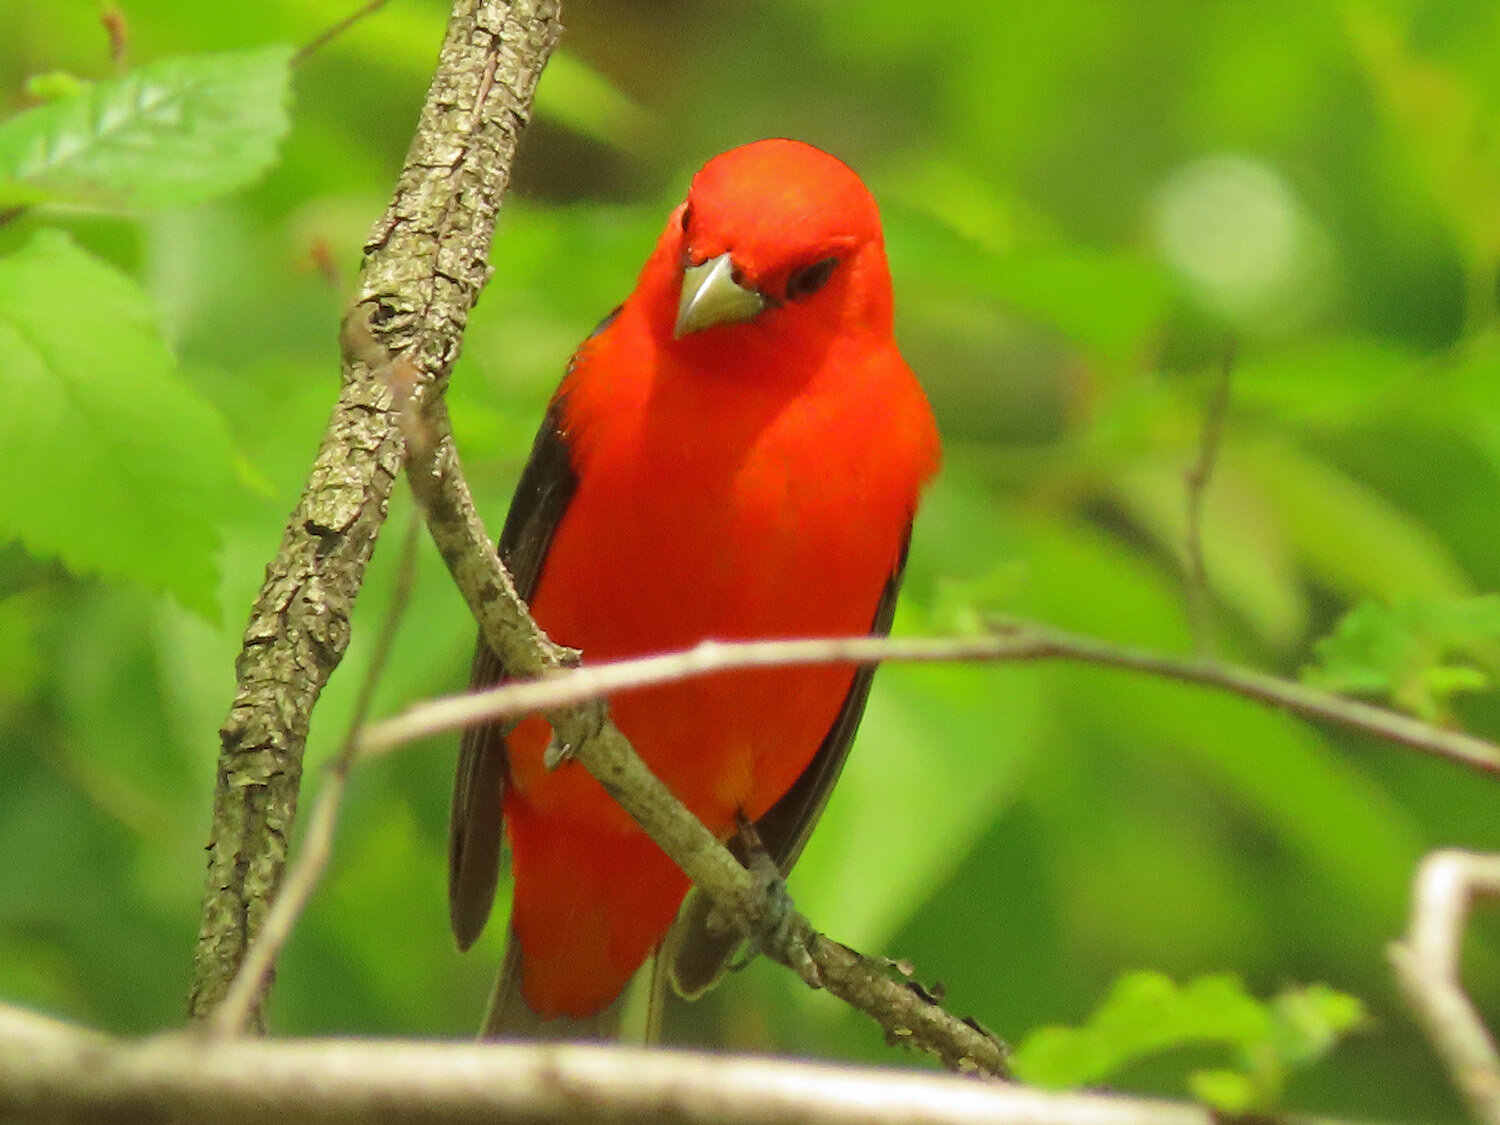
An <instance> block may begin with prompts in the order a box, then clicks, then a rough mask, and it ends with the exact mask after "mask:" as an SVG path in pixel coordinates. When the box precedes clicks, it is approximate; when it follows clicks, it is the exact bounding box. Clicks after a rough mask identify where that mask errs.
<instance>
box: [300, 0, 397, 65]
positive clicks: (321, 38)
mask: <svg viewBox="0 0 1500 1125" xmlns="http://www.w3.org/2000/svg"><path fill="white" fill-rule="evenodd" d="M387 3H389V0H369V3H367V4H365V5H364V6H363V7H361V8H358V9H356V10H355V11H353V12H350V13H349V14H348V15H347V16H345V17H344V18H343V19H341V20H339V21H338V22H337V23H335V24H333V25H332V26H331V27H327V28H324V29H323V30H322V31H320V32H318V34H317V35H315V36H313V37H312V38H311V39H309V40H308V41H307V42H306V43H304V44H303V45H302V46H301V47H299V48H297V53H296V54H295V55H293V56H292V66H294V67H296V66H300V65H301V64H302V63H304V62H306V61H307V56H308V55H311V54H312V53H313V52H314V51H318V50H321V49H322V48H323V47H326V46H327V45H328V44H329V43H330V42H332V41H333V40H334V39H337V38H338V37H339V36H340V35H342V34H344V32H346V31H348V30H349V29H350V28H351V27H353V26H354V25H355V24H357V23H358V22H359V21H360V20H362V19H365V18H366V17H367V16H371V15H374V14H375V13H376V12H378V11H380V9H381V8H384V7H385V6H386V4H387Z"/></svg>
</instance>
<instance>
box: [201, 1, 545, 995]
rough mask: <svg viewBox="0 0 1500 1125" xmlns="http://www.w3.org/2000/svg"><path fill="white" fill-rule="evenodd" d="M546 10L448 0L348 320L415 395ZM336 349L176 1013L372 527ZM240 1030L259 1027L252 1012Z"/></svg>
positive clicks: (242, 863) (513, 136)
mask: <svg viewBox="0 0 1500 1125" xmlns="http://www.w3.org/2000/svg"><path fill="white" fill-rule="evenodd" d="M557 8H558V3H557V0H528V2H525V3H521V2H516V3H508V2H504V0H456V2H455V4H454V7H453V14H452V17H451V19H450V21H449V26H448V31H447V36H446V38H445V40H444V43H443V47H442V53H441V58H440V61H439V65H438V69H437V72H436V74H435V76H434V78H433V82H432V86H431V88H430V89H429V91H428V94H427V100H426V103H425V104H424V106H423V109H422V116H421V121H420V123H419V125H418V128H417V132H416V135H415V137H414V138H413V140H412V144H411V148H410V151H409V152H408V153H407V158H406V163H405V166H404V168H403V170H402V173H401V178H400V181H399V183H398V185H397V188H396V191H395V194H394V196H393V197H392V200H391V204H390V206H389V208H388V209H387V211H386V213H385V216H384V217H383V218H382V219H381V220H380V221H379V222H378V223H377V224H376V226H375V228H374V230H373V231H372V233H371V236H370V238H369V241H368V243H367V245H366V247H365V261H364V266H363V269H362V272H361V276H360V284H359V296H358V299H357V303H356V311H355V312H354V313H352V314H351V318H352V319H355V320H357V321H358V322H359V323H363V324H367V325H368V326H369V330H370V332H371V334H372V335H375V336H378V337H379V341H380V347H379V349H378V351H379V355H380V357H382V358H384V357H389V356H393V355H400V356H401V357H402V359H403V360H404V361H405V362H407V363H408V364H409V365H410V367H411V369H412V370H413V371H414V372H415V373H416V376H417V379H418V386H417V388H416V393H417V395H418V397H419V398H420V397H422V396H424V395H425V392H426V391H427V390H428V389H429V388H431V387H433V386H438V387H440V386H441V385H442V383H443V381H444V380H446V378H447V375H448V372H449V369H450V367H451V365H452V363H453V360H454V359H455V357H456V356H457V355H458V351H459V345H460V341H461V339H462V333H463V329H464V326H465V324H466V323H467V319H468V313H469V309H470V307H471V306H472V305H473V303H474V300H475V298H476V297H477V295H478V293H479V290H480V287H481V286H482V285H483V284H484V281H485V275H486V269H487V265H486V258H487V255H488V251H489V244H490V238H491V236H492V234H493V232H494V222H495V215H496V212H497V210H498V208H499V204H500V198H501V196H502V195H503V194H504V192H505V188H506V185H507V183H508V182H509V175H510V167H511V163H512V161H513V159H514V156H515V150H516V145H517V142H518V139H519V135H520V132H521V129H522V128H523V127H524V125H525V123H526V121H527V120H528V118H529V115H530V107H531V99H532V93H533V91H534V89H535V86H536V81H537V78H538V76H539V75H540V72H541V69H542V67H543V65H544V64H545V62H546V60H547V58H548V56H549V55H550V53H551V50H552V47H553V44H554V43H555V42H556V39H557V35H558V32H559V26H558V21H557ZM348 344H349V337H346V346H345V356H344V370H343V382H342V388H341V390H340V394H339V399H338V404H337V406H336V407H335V409H334V413H333V417H332V418H331V419H330V421H329V424H328V429H327V431H326V433H325V434H324V437H323V442H322V445H321V447H320V448H319V451H318V456H317V459H316V461H315V462H314V464H313V468H312V471H311V473H310V475H309V478H308V483H307V485H306V487H305V489H304V491H303V494H302V497H301V499H300V500H299V502H298V504H297V507H296V509H295V510H294V511H293V513H292V516H291V519H290V520H289V522H288V524H287V528H286V531H285V533H284V534H283V537H282V541H281V545H280V547H279V549H278V550H277V553H276V557H275V559H273V560H272V562H271V564H270V565H269V566H268V567H267V570H266V579H265V583H264V585H263V586H262V587H261V591H260V593H259V595H258V596H257V598H256V601H255V606H254V608H253V609H252V611H251V615H250V623H249V626H248V627H247V628H246V631H245V639H244V645H243V648H242V650H241V653H240V656H239V659H238V660H237V661H236V664H235V675H236V680H237V685H238V686H237V688H236V691H235V697H234V703H233V705H232V707H231V709H230V712H229V717H228V718H227V719H226V720H225V722H224V726H223V727H222V728H221V730H220V740H221V749H220V754H219V768H218V779H217V782H216V785H215V791H214V809H213V825H212V829H211V838H210V842H209V857H208V875H207V882H206V890H205V893H204V901H203V915H202V920H201V922H200V925H199V931H198V948H197V952H196V954H195V956H194V963H193V983H192V990H191V994H190V996H189V1000H188V1008H189V1012H190V1014H191V1015H192V1016H193V1017H195V1018H201V1017H203V1016H205V1015H206V1014H207V1013H209V1012H210V1011H212V1010H213V1009H214V1008H215V1007H216V1006H217V1005H218V1003H219V1002H220V1000H221V999H222V998H223V995H224V992H225V989H227V988H228V986H229V982H230V980H231V979H232V978H233V976H234V974H235V972H236V970H237V968H238V966H239V964H240V961H241V960H242V958H243V957H244V954H245V950H246V947H247V946H248V945H249V943H250V941H251V940H252V939H253V937H254V936H255V935H256V933H258V932H259V930H260V927H261V925H262V924H263V922H264V918H265V912H266V910H267V906H268V904H269V902H270V900H271V898H272V897H273V895H274V893H275V891H276V888H277V886H278V885H279V884H280V881H281V876H282V870H283V866H284V864H285V861H286V845H287V839H288V838H289V836H290V835H291V831H292V823H293V818H294V815H295V812H296V805H297V795H298V788H299V785H300V782H301V776H302V751H303V747H304V745H305V744H306V740H307V730H308V725H309V722H310V720H311V715H312V709H313V706H314V705H315V704H316V703H317V700H318V696H319V695H320V694H321V692H322V689H323V686H324V684H326V683H327V681H328V677H329V676H330V675H331V674H332V672H333V670H334V668H335V667H337V665H338V663H339V661H340V660H341V659H342V658H343V655H344V650H345V648H346V647H347V645H348V642H349V615H350V613H351V611H352V609H353V605H354V599H355V597H356V595H357V594H358V592H359V589H360V586H361V585H362V584H363V581H364V572H365V566H366V564H367V563H368V562H369V559H370V556H371V554H372V552H373V551H374V547H375V540H376V537H377V536H378V534H379V531H380V527H381V524H382V523H383V521H384V519H385V512H386V505H387V502H388V501H389V498H390V491H391V487H392V483H393V481H394V479H395V476H396V474H397V473H398V472H399V471H400V469H401V465H402V460H403V448H402V447H403V443H402V435H401V431H400V426H399V420H398V416H397V412H396V411H395V410H394V409H393V403H392V395H391V390H390V388H389V386H388V385H387V381H386V380H385V379H383V378H382V377H381V372H380V367H381V366H382V364H380V363H374V362H371V357H370V355H369V354H368V352H367V350H366V351H362V350H361V349H360V348H358V347H350V346H348ZM254 1021H255V1022H256V1023H257V1024H258V1023H259V1010H258V1005H257V1006H256V1011H255V1016H254Z"/></svg>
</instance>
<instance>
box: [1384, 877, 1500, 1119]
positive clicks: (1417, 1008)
mask: <svg viewBox="0 0 1500 1125" xmlns="http://www.w3.org/2000/svg"><path fill="white" fill-rule="evenodd" d="M1476 896H1483V897H1485V898H1495V897H1500V856H1496V855H1478V854H1475V853H1473V852H1461V851H1451V850H1450V851H1439V852H1433V853H1432V854H1430V855H1428V856H1427V858H1426V859H1424V860H1423V861H1422V865H1421V867H1419V868H1418V869H1417V878H1416V883H1415V886H1414V888H1413V891H1412V910H1411V924H1410V927H1409V929H1408V931H1407V935H1406V938H1405V939H1404V940H1403V941H1400V942H1397V943H1396V944H1394V945H1392V946H1391V947H1390V950H1389V953H1390V958H1391V964H1392V965H1393V966H1394V968H1395V970H1396V977H1397V979H1398V980H1399V981H1400V983H1401V987H1402V991H1403V992H1404V993H1405V994H1406V999H1407V1002H1408V1003H1409V1004H1410V1005H1411V1007H1412V1010H1413V1011H1414V1012H1415V1013H1416V1015H1417V1018H1418V1020H1419V1021H1420V1022H1421V1024H1422V1027H1423V1029H1424V1030H1425V1031H1426V1033H1427V1037H1428V1039H1430V1040H1431V1041H1432V1044H1433V1046H1434V1047H1435V1048H1436V1049H1437V1052H1438V1055H1439V1057H1440V1058H1441V1059H1442V1060H1443V1063H1444V1065H1446V1066H1447V1068H1448V1073H1449V1075H1450V1076H1451V1077H1452V1079H1453V1083H1454V1085H1455V1086H1457V1087H1458V1090H1459V1092H1460V1093H1461V1094H1462V1095H1463V1098H1464V1101H1465V1102H1466V1103H1467V1104H1468V1107H1469V1110H1470V1112H1471V1113H1473V1115H1474V1117H1475V1119H1476V1120H1478V1121H1481V1122H1484V1125H1500V1052H1497V1051H1496V1048H1495V1040H1494V1037H1493V1036H1492V1035H1491V1034H1490V1032H1489V1029H1488V1028H1486V1027H1485V1026H1484V1021H1483V1020H1482V1019H1480V1017H1479V1013H1478V1012H1477V1011H1475V1009H1474V1005H1473V1004H1472V1003H1471V1002H1470V1000H1469V997H1468V995H1467V994H1466V993H1465V992H1464V988H1463V982H1462V981H1461V980H1460V977H1459V954H1460V950H1461V948H1462V945H1463V936H1464V928H1465V925H1466V923H1467V921H1468V916H1469V907H1470V904H1471V903H1472V901H1473V899H1474V898H1475V897H1476Z"/></svg>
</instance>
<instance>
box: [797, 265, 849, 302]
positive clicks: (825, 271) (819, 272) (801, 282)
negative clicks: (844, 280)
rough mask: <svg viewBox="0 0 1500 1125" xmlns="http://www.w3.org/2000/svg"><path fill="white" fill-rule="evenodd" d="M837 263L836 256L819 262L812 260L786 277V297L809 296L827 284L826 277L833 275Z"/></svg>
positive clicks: (802, 298) (798, 299)
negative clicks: (811, 262)
mask: <svg viewBox="0 0 1500 1125" xmlns="http://www.w3.org/2000/svg"><path fill="white" fill-rule="evenodd" d="M838 264H839V260H838V259H837V258H824V259H823V260H822V261H821V262H814V263H813V264H812V265H810V266H807V267H805V268H803V269H800V270H798V271H797V272H796V273H794V274H792V276H791V277H789V278H787V279H786V299H787V300H788V301H801V300H805V299H806V298H808V297H811V296H812V295H813V294H814V293H816V292H817V291H818V290H819V289H821V288H823V286H825V285H827V284H828V279H829V278H830V277H832V276H833V271H834V269H835V268H836V267H837V266H838Z"/></svg>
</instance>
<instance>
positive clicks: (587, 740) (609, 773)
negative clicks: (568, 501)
mask: <svg viewBox="0 0 1500 1125" xmlns="http://www.w3.org/2000/svg"><path fill="white" fill-rule="evenodd" d="M427 426H428V432H427V433H426V434H424V435H423V437H422V439H421V440H414V441H412V442H410V443H409V445H410V449H411V460H410V462H409V464H408V466H407V475H408V478H409V479H410V481H411V485H412V491H413V493H414V494H415V495H416V496H417V499H418V501H419V502H420V503H421V504H422V506H423V508H424V510H425V511H426V513H427V521H428V527H429V529H430V530H431V532H432V536H433V539H434V540H435V541H436V543H437V544H438V548H439V550H440V552H441V553H442V555H443V559H444V561H445V562H447V564H448V567H449V570H450V571H451V573H452V574H453V579H454V582H455V583H456V584H457V585H458V587H459V590H460V592H462V594H463V595H464V599H465V600H466V601H467V602H468V604H469V608H470V610H471V612H472V613H473V614H474V617H475V619H476V620H477V621H478V622H479V624H480V627H481V629H482V630H483V632H484V638H485V641H486V642H487V643H488V644H489V645H490V646H491V647H492V648H493V649H494V650H495V652H496V654H497V655H499V656H500V658H501V662H502V664H503V665H504V666H505V667H506V668H509V669H512V670H514V671H516V672H519V673H520V674H536V673H538V672H546V671H548V670H554V669H557V668H559V667H561V666H562V665H563V664H564V663H565V662H567V661H568V660H570V659H571V656H572V654H571V652H570V650H565V649H560V648H558V647H557V646H556V645H554V644H553V643H552V642H551V641H549V640H547V639H546V636H545V634H544V633H543V632H542V631H541V629H540V628H538V626H537V625H536V623H535V622H534V621H533V620H532V619H531V615H530V614H529V613H528V612H527V610H526V606H525V605H524V604H523V603H522V602H521V600H520V598H519V597H517V595H516V591H515V586H514V584H513V583H512V582H511V579H510V575H509V574H507V573H506V571H505V567H504V565H503V564H502V563H501V561H500V557H499V556H498V555H497V554H496V552H495V547H494V544H493V543H492V542H491V541H490V538H489V536H488V535H487V534H486V533H485V530H484V525H483V524H482V523H481V521H480V520H479V516H478V514H477V512H476V511H475V509H474V502H473V499H472V497H471V495H470V493H469V489H468V485H467V484H466V483H465V481H464V479H463V475H462V471H461V469H460V467H459V463H458V457H457V454H456V453H455V452H454V449H453V435H452V433H451V431H450V430H449V428H448V418H447V414H446V412H444V411H442V410H440V409H439V410H434V411H432V412H431V416H430V417H429V419H427ZM569 674H571V675H576V674H577V673H576V672H575V673H569ZM522 686H526V685H522ZM545 713H546V715H547V719H548V721H549V722H550V723H551V724H552V730H553V737H554V743H555V744H556V745H557V746H559V747H561V749H562V752H563V754H564V755H567V756H572V757H574V758H576V759H577V760H578V762H579V763H580V764H582V765H583V767H584V768H585V769H587V770H588V771H589V773H591V774H592V775H593V776H594V777H595V778H597V779H598V781H599V783H600V784H601V785H603V786H604V788H605V790H606V791H607V792H608V793H609V794H610V796H611V797H613V798H614V799H615V800H616V801H618V802H619V803H620V805H621V806H622V807H623V808H624V809H625V811H626V812H627V813H629V814H630V815H631V817H633V818H634V819H635V821H636V823H637V824H639V825H640V826H641V828H642V829H644V830H645V832H646V834H647V835H648V836H650V837H651V839H652V840H654V841H655V842H656V843H657V845H658V846H659V847H660V848H661V849H662V851H664V852H666V853H667V855H669V856H671V857H672V859H673V861H674V862H676V863H677V865H678V866H679V867H681V868H682V870H683V871H684V872H685V873H686V874H687V876H688V878H689V879H691V880H692V881H693V883H694V885H695V886H697V887H698V888H699V889H700V890H702V891H704V892H705V893H707V894H708V895H709V896H710V897H711V898H712V899H713V900H714V902H715V904H717V905H718V906H719V908H720V910H721V911H722V912H723V913H724V915H725V917H726V918H729V919H732V920H733V921H734V922H735V924H737V925H739V926H740V928H741V929H742V930H743V931H744V932H745V933H746V934H754V935H756V936H757V937H760V938H762V945H761V951H762V952H763V953H765V954H766V955H767V956H768V957H771V958H772V959H773V960H776V961H779V962H780V963H782V964H783V965H786V966H788V967H789V968H791V969H793V970H794V971H795V972H797V973H798V974H799V975H800V976H801V977H802V978H803V979H804V980H806V981H807V982H808V984H810V985H812V986H813V987H815V988H816V987H821V988H826V989H827V990H828V991H829V992H830V993H831V994H833V995H835V996H837V997H839V998H840V999H841V1000H844V1001H845V1002H846V1003H849V1004H851V1005H853V1006H854V1007H856V1008H858V1009H859V1010H861V1011H863V1012H865V1013H866V1014H867V1015H869V1016H870V1017H871V1018H872V1019H874V1020H875V1021H876V1022H878V1023H879V1024H880V1025H881V1027H882V1028H884V1029H885V1032H886V1036H887V1038H888V1039H890V1040H891V1041H893V1042H900V1043H903V1044H906V1045H909V1046H911V1047H914V1048H916V1049H918V1050H922V1051H926V1052H927V1053H929V1054H931V1055H933V1056H934V1057H936V1058H937V1059H939V1060H940V1061H941V1062H942V1063H943V1064H944V1065H945V1066H947V1067H948V1068H950V1069H952V1070H957V1071H961V1072H979V1073H983V1074H989V1075H1003V1074H1005V1073H1006V1058H1005V1047H1004V1045H1003V1044H1001V1043H1000V1042H999V1041H998V1040H997V1039H995V1038H994V1036H992V1035H990V1034H989V1033H988V1032H985V1031H982V1030H981V1029H980V1028H978V1027H977V1026H975V1025H972V1024H970V1023H967V1022H965V1021H963V1020H960V1019H958V1018H957V1017H955V1016H953V1015H951V1014H950V1013H948V1012H946V1011H944V1010H943V1009H942V1008H941V1007H940V1006H939V1005H937V1004H936V1003H934V1002H933V1001H932V999H931V998H930V997H929V996H928V995H927V994H926V993H925V992H924V991H923V990H920V989H916V988H912V987H910V983H909V982H907V981H900V980H894V979H892V978H891V976H890V972H889V970H888V968H887V967H886V965H884V964H883V963H881V962H877V961H875V960H873V959H871V958H867V957H863V956H861V955H860V954H858V953H855V952H854V951H853V950H852V949H849V948H848V947H847V946H844V945H840V944H839V943H837V942H833V941H829V940H828V939H827V938H825V937H823V936H822V935H821V934H819V933H817V932H816V931H815V930H814V929H813V928H812V925H811V924H810V923H809V922H808V921H807V919H806V918H803V917H802V916H801V915H800V914H798V913H796V912H792V913H791V915H790V916H789V917H787V918H786V919H784V920H783V921H781V923H780V924H779V925H777V927H776V929H775V931H774V933H773V934H770V935H765V934H763V933H762V931H763V930H764V929H765V928H766V920H767V919H768V917H769V916H770V914H771V901H770V896H769V894H768V893H767V888H766V887H764V886H763V885H761V884H760V883H759V882H758V881H757V880H756V879H755V878H754V877H753V876H752V875H751V874H750V873H749V872H748V871H746V870H745V869H744V868H743V867H741V866H740V864H739V862H738V861H737V860H736V859H735V858H734V856H732V855H731V854H730V853H729V850H728V849H727V848H725V847H724V845H723V844H721V843H720V842H719V841H718V840H717V839H716V838H715V837H714V835H713V834H712V833H711V832H709V830H708V829H707V828H705V827H704V826H703V824H702V823H701V822H700V821H699V820H698V818H697V817H695V816H693V814H692V813H691V812H689V811H688V809H687V808H686V806H684V805H683V804H682V802H681V801H679V800H678V799H677V798H676V797H675V796H674V795H673V794H672V792H671V791H670V790H669V789H668V788H667V787H666V786H665V785H664V784H662V782H661V781H659V780H658V779H657V778H656V776H655V775H654V774H652V773H651V771H650V770H649V769H647V768H646V765H645V763H644V762H642V761H641V759H640V757H639V756H638V755H637V754H636V753H635V750H634V749H633V748H632V747H631V745H630V743H629V742H628V741H627V740H626V738H625V736H624V735H623V734H621V733H620V731H619V729H618V728H616V727H615V725H614V723H613V722H611V721H610V718H609V715H608V712H607V711H606V709H605V707H604V706H603V704H602V703H599V702H598V701H597V699H592V701H591V697H585V698H584V699H582V700H573V701H570V702H569V703H568V704H566V705H563V704H559V705H557V706H549V707H547V708H545ZM368 744H369V743H368V741H367V742H366V743H365V745H368Z"/></svg>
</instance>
